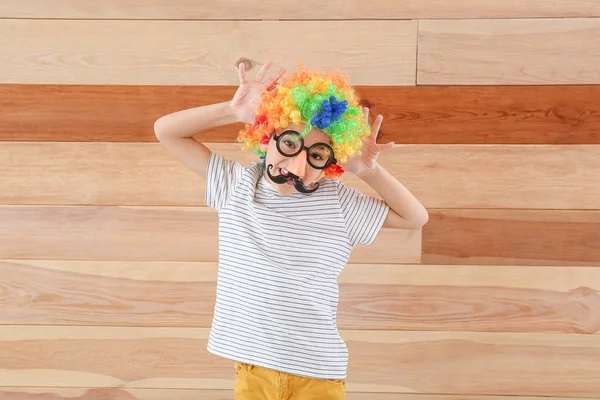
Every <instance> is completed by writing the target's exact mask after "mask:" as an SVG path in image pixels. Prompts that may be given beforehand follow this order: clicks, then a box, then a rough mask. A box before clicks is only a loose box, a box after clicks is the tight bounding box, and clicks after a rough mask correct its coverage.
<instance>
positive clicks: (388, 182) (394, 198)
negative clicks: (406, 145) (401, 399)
mask: <svg viewBox="0 0 600 400" xmlns="http://www.w3.org/2000/svg"><path fill="white" fill-rule="evenodd" d="M359 178H360V179H361V180H362V181H363V182H365V183H367V184H368V185H369V186H371V187H372V188H373V189H374V190H375V191H376V192H377V193H379V195H380V196H381V198H382V199H383V201H385V202H386V203H387V205H388V206H390V208H391V209H392V210H393V211H394V212H395V213H396V214H398V215H399V216H400V217H401V218H402V219H404V220H406V221H408V222H409V223H410V225H414V226H415V227H420V226H423V225H425V224H426V223H427V221H428V220H429V214H428V212H427V209H426V208H425V207H424V206H423V204H421V202H420V201H419V200H418V199H417V198H416V197H415V196H414V195H413V194H412V193H411V192H410V191H409V190H408V189H407V188H406V187H405V186H404V185H403V184H402V183H400V182H399V181H398V180H397V179H396V178H395V177H394V176H393V175H392V174H390V173H389V172H388V171H386V170H385V169H384V168H383V167H382V166H381V165H379V164H377V166H376V167H375V169H374V170H373V171H371V172H369V173H367V174H364V175H362V176H359Z"/></svg>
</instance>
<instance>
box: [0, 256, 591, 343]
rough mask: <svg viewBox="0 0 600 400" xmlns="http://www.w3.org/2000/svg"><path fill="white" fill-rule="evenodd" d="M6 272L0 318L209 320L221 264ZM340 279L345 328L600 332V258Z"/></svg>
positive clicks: (31, 265)
mask: <svg viewBox="0 0 600 400" xmlns="http://www.w3.org/2000/svg"><path fill="white" fill-rule="evenodd" d="M0 276H2V281H1V282H0V293H1V294H2V295H0V304H2V305H3V306H2V310H3V311H2V314H1V315H0V324H16V325H35V324H40V325H106V326H108V325H110V326H172V327H177V326H179V327H210V325H211V322H212V313H213V308H214V297H215V291H216V284H215V283H216V276H217V265H216V263H176V262H134V261H129V262H123V261H113V262H110V261H105V262H86V261H66V260H61V261H48V260H40V261H36V260H24V261H18V260H13V261H11V260H5V261H0ZM338 281H339V283H340V301H339V307H338V319H337V321H338V327H339V328H340V329H366V330H428V331H431V330H446V331H480V332H540V333H544V332H545V333H587V334H593V333H598V332H600V268H584V267H575V266H568V267H523V266H502V267H494V266H448V265H431V266H425V265H418V264H417V265H397V264H396V265H394V264H392V265H385V264H349V265H348V266H347V267H346V268H345V270H344V272H343V273H342V274H341V276H340V278H339V279H338ZM590 286H591V287H590Z"/></svg>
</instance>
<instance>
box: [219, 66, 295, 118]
mask: <svg viewBox="0 0 600 400" xmlns="http://www.w3.org/2000/svg"><path fill="white" fill-rule="evenodd" d="M271 65H273V62H272V61H269V62H267V63H266V64H265V65H263V66H262V68H261V69H260V70H259V71H258V73H257V74H256V79H255V80H252V81H249V80H247V79H246V67H245V65H244V63H243V62H241V63H240V66H239V76H240V87H239V88H238V90H237V91H236V92H235V95H234V96H233V99H232V100H231V102H230V107H231V109H232V110H233V112H234V113H235V116H236V118H237V119H238V120H239V121H240V122H244V123H246V124H252V123H254V119H255V118H256V109H257V107H258V101H259V100H260V96H261V95H262V94H263V93H264V92H266V91H267V90H271V89H272V87H273V86H274V85H275V83H276V82H277V81H278V80H279V78H281V77H282V76H283V74H284V73H285V68H281V69H280V70H279V71H278V72H277V74H276V75H274V76H272V77H271V78H269V79H267V80H265V81H264V82H263V80H264V78H265V75H266V74H267V71H268V69H269V68H270V67H271Z"/></svg>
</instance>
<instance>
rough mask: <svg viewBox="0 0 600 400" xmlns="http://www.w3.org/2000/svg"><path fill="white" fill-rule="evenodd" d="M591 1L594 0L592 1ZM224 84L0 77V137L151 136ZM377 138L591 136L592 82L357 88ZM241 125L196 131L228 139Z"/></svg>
mask: <svg viewBox="0 0 600 400" xmlns="http://www.w3.org/2000/svg"><path fill="white" fill-rule="evenodd" d="M599 4H600V3H599ZM236 89H237V87H234V86H129V85H127V86H125V85H33V84H27V85H15V84H8V85H0V109H2V113H1V114H0V141H2V140H8V141H56V142H68V141H74V142H88V141H89V142H156V141H157V139H156V136H155V135H154V121H156V119H158V118H159V117H160V116H162V115H166V114H169V113H172V112H175V111H179V110H183V109H187V108H192V107H199V106H203V105H207V104H214V103H220V102H225V101H229V100H231V98H232V97H233V95H234V93H235V90H236ZM356 90H357V92H358V93H359V94H360V96H361V98H362V102H363V104H364V105H367V106H368V107H369V108H370V109H371V118H373V116H377V114H381V115H383V118H384V125H383V127H382V129H381V130H380V131H379V140H380V141H383V142H388V141H393V142H395V143H397V144H438V143H440V144H600V85H581V86H580V85H557V86H432V87H430V86H358V87H356ZM241 128H243V124H241V123H238V124H232V125H226V126H222V127H219V128H215V129H211V130H209V131H208V132H206V133H203V134H202V135H201V136H202V139H203V141H205V142H212V143H219V142H221V143H235V141H236V136H237V134H238V132H239V130H240V129H241Z"/></svg>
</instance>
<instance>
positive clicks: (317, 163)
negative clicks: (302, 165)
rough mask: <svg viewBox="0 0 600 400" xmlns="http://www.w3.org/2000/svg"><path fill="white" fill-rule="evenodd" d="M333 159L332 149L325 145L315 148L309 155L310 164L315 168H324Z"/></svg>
mask: <svg viewBox="0 0 600 400" xmlns="http://www.w3.org/2000/svg"><path fill="white" fill-rule="evenodd" d="M332 158H333V152H332V150H331V148H330V147H328V146H325V145H317V146H313V147H312V148H311V149H310V152H309V154H308V162H309V163H310V164H311V165H312V166H313V167H315V168H324V167H325V166H326V165H327V163H328V162H329V161H330V160H331V159H332Z"/></svg>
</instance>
